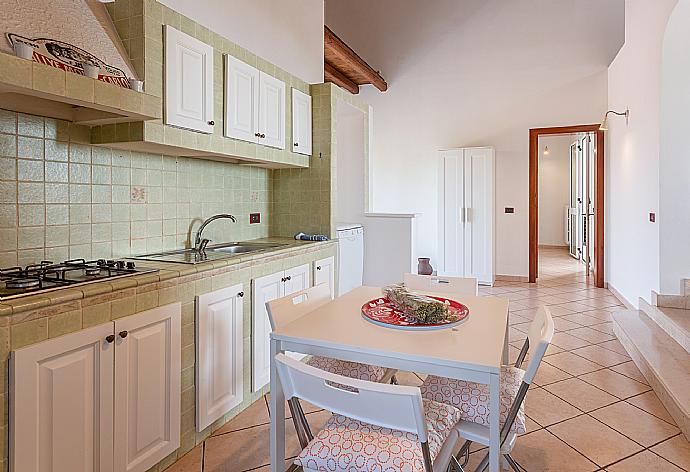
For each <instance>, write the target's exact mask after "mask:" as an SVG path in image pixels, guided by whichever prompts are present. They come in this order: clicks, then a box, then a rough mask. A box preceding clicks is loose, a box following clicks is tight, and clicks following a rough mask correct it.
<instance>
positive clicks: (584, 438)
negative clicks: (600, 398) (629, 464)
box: [548, 415, 642, 467]
mask: <svg viewBox="0 0 690 472" xmlns="http://www.w3.org/2000/svg"><path fill="white" fill-rule="evenodd" d="M548 430H549V431H550V432H551V433H553V434H555V435H556V436H557V437H558V438H560V439H562V440H563V441H565V442H566V443H567V444H568V445H570V446H571V447H573V448H574V449H576V450H577V451H579V452H580V453H582V454H584V455H585V456H586V457H587V458H588V459H590V460H592V461H593V462H595V463H597V464H599V466H601V467H604V466H606V465H608V464H612V463H613V462H616V461H618V460H620V459H623V458H624V457H627V456H629V455H631V454H634V453H636V452H638V451H641V450H642V446H640V445H639V444H637V443H635V442H633V441H631V440H630V439H628V438H626V437H625V436H623V435H622V434H620V433H618V432H616V431H614V430H613V429H611V428H609V427H608V426H606V425H604V424H602V423H600V422H599V421H597V420H595V419H594V418H592V417H590V416H587V415H582V416H578V417H577V418H573V419H570V420H567V421H564V422H563V423H558V424H556V425H553V426H550V427H549V428H548Z"/></svg>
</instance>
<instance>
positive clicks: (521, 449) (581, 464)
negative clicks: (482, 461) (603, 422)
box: [467, 429, 598, 472]
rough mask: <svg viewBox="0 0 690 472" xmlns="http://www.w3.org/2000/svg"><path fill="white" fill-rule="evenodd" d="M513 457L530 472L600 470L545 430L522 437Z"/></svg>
mask: <svg viewBox="0 0 690 472" xmlns="http://www.w3.org/2000/svg"><path fill="white" fill-rule="evenodd" d="M511 455H512V456H513V458H514V459H515V460H516V461H518V462H519V463H520V464H521V465H522V466H523V467H524V468H525V469H527V470H529V471H530V472H537V471H539V472H588V471H594V470H597V469H598V467H597V466H596V465H595V464H594V463H592V462H591V461H589V460H587V458H585V457H584V456H583V455H582V454H580V453H578V452H577V451H575V450H574V449H573V448H571V447H570V446H568V445H567V444H565V443H564V442H563V441H561V440H559V439H558V438H557V437H555V436H554V435H553V434H551V433H549V432H548V431H547V430H545V429H542V430H539V431H536V432H534V433H530V434H526V435H524V436H520V437H519V438H518V440H517V443H516V444H515V448H514V449H513V452H512V454H511ZM467 470H472V469H467Z"/></svg>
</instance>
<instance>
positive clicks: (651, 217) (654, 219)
mask: <svg viewBox="0 0 690 472" xmlns="http://www.w3.org/2000/svg"><path fill="white" fill-rule="evenodd" d="M649 221H650V222H651V223H654V222H655V221H656V213H650V214H649Z"/></svg>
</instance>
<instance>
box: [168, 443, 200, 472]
mask: <svg viewBox="0 0 690 472" xmlns="http://www.w3.org/2000/svg"><path fill="white" fill-rule="evenodd" d="M203 454H204V445H203V444H199V445H198V446H196V447H195V448H194V449H192V450H191V451H189V452H188V453H187V454H185V455H184V456H182V457H181V458H180V459H178V460H177V462H175V463H174V464H173V465H172V466H170V467H169V468H167V469H165V470H166V472H201V467H202V464H203Z"/></svg>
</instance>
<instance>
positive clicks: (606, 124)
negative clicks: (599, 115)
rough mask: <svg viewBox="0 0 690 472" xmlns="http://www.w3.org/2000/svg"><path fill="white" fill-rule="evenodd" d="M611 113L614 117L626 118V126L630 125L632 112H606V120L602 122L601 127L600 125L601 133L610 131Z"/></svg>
mask: <svg viewBox="0 0 690 472" xmlns="http://www.w3.org/2000/svg"><path fill="white" fill-rule="evenodd" d="M609 113H613V114H614V115H618V116H624V117H625V124H626V125H627V124H628V119H629V118H630V110H627V109H626V110H625V112H624V113H621V112H618V111H614V110H609V111H607V112H606V114H605V115H604V120H603V121H602V122H601V125H599V131H608V129H609Z"/></svg>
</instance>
